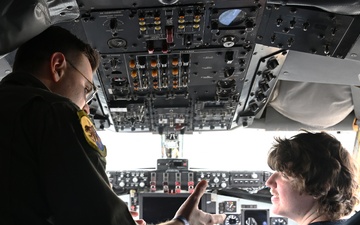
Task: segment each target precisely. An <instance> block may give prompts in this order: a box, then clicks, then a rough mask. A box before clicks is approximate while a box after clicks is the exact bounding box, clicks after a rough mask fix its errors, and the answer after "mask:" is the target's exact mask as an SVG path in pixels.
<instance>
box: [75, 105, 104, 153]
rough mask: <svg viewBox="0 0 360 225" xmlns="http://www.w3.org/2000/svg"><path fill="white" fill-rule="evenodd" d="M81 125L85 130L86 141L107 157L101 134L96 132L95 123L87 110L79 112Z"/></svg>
mask: <svg viewBox="0 0 360 225" xmlns="http://www.w3.org/2000/svg"><path fill="white" fill-rule="evenodd" d="M77 114H78V117H79V120H80V124H81V127H82V129H83V131H84V136H85V139H86V141H87V142H88V143H89V144H90V145H91V147H93V148H94V149H95V150H96V151H97V152H99V153H100V155H101V156H102V157H106V154H107V151H106V146H105V145H103V143H102V142H101V139H100V137H99V135H98V134H97V133H96V129H95V126H94V124H93V123H92V122H91V120H90V118H89V116H88V115H87V114H86V112H85V111H83V110H80V111H78V112H77Z"/></svg>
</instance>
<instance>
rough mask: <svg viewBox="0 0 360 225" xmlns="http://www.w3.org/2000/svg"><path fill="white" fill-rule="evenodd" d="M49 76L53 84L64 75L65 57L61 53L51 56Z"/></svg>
mask: <svg viewBox="0 0 360 225" xmlns="http://www.w3.org/2000/svg"><path fill="white" fill-rule="evenodd" d="M50 61H51V64H50V67H51V68H50V69H51V74H52V76H51V77H52V79H53V81H54V82H58V81H59V80H60V79H61V77H62V76H63V75H64V74H65V68H66V60H65V55H64V54H63V53H61V52H55V53H53V54H52V55H51V59H50Z"/></svg>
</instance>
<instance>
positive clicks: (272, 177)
mask: <svg viewBox="0 0 360 225" xmlns="http://www.w3.org/2000/svg"><path fill="white" fill-rule="evenodd" d="M275 176H276V172H275V173H273V174H271V176H270V177H269V178H268V179H267V180H266V182H265V185H266V186H267V187H271V186H273V185H274V184H275V181H274V177H275Z"/></svg>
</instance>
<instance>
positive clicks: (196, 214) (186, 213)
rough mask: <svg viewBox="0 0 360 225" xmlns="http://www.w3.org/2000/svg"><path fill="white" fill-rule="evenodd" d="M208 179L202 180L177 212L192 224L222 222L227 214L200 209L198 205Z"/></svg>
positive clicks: (200, 224) (208, 224)
mask: <svg viewBox="0 0 360 225" xmlns="http://www.w3.org/2000/svg"><path fill="white" fill-rule="evenodd" d="M206 187H207V181H206V180H202V181H200V182H199V183H198V184H197V185H196V187H195V189H194V192H193V193H192V194H191V195H190V196H189V197H188V198H187V199H186V201H185V202H184V203H183V204H182V205H181V206H180V208H179V209H178V211H177V212H176V214H175V217H178V216H181V217H183V218H185V219H187V220H188V222H189V224H190V225H212V224H222V223H223V222H224V220H225V217H226V215H225V214H210V213H207V212H204V211H202V210H200V209H199V207H198V205H199V202H200V200H201V197H202V196H203V194H204V193H205V191H206Z"/></svg>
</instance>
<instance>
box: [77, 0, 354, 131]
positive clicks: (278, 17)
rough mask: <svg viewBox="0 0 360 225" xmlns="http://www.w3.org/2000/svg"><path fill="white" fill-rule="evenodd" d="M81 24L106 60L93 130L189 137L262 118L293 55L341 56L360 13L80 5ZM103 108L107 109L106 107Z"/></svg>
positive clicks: (234, 4)
mask: <svg viewBox="0 0 360 225" xmlns="http://www.w3.org/2000/svg"><path fill="white" fill-rule="evenodd" d="M79 7H80V10H81V16H80V17H79V19H78V20H77V21H76V23H77V24H78V25H81V28H82V30H83V31H84V34H85V37H86V39H87V41H88V42H90V43H91V45H92V46H94V47H95V48H96V49H97V50H98V51H99V52H100V55H101V63H100V67H99V69H98V71H97V78H98V83H97V84H98V86H99V87H101V89H102V92H100V95H101V96H98V99H97V102H93V105H92V108H93V112H94V114H96V113H98V114H99V112H100V114H103V116H100V117H99V116H98V117H97V118H95V117H94V120H95V125H96V126H97V127H98V128H100V129H103V128H104V127H109V126H113V127H114V129H115V130H116V131H118V132H152V133H159V134H163V133H181V134H184V133H192V132H194V131H211V130H231V129H233V128H236V127H239V126H241V127H248V126H251V124H252V123H253V121H254V119H258V118H261V117H262V116H264V115H263V113H264V111H265V110H266V105H267V104H268V103H269V101H270V99H271V96H272V93H273V90H274V87H275V86H276V84H277V82H278V78H279V71H280V69H281V68H282V66H283V65H284V63H285V61H286V57H287V55H288V52H289V51H299V52H305V53H308V54H316V55H321V56H328V57H335V58H344V57H345V56H346V54H347V53H348V52H349V50H350V48H351V47H352V44H353V43H354V42H355V41H356V39H357V36H358V32H357V27H356V25H355V21H357V20H358V18H357V17H356V16H348V15H339V14H336V13H331V12H327V11H324V10H321V9H319V8H317V7H304V6H294V5H292V6H286V5H279V4H269V3H267V2H266V1H264V0H255V1H233V0H227V1H223V0H222V1H220V0H219V1H196V2H193V1H176V0H173V1H165V0H159V1H151V3H150V2H148V1H114V0H107V1H102V2H101V3H99V2H96V1H91V0H83V1H81V2H80V4H79ZM99 108H100V110H99Z"/></svg>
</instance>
